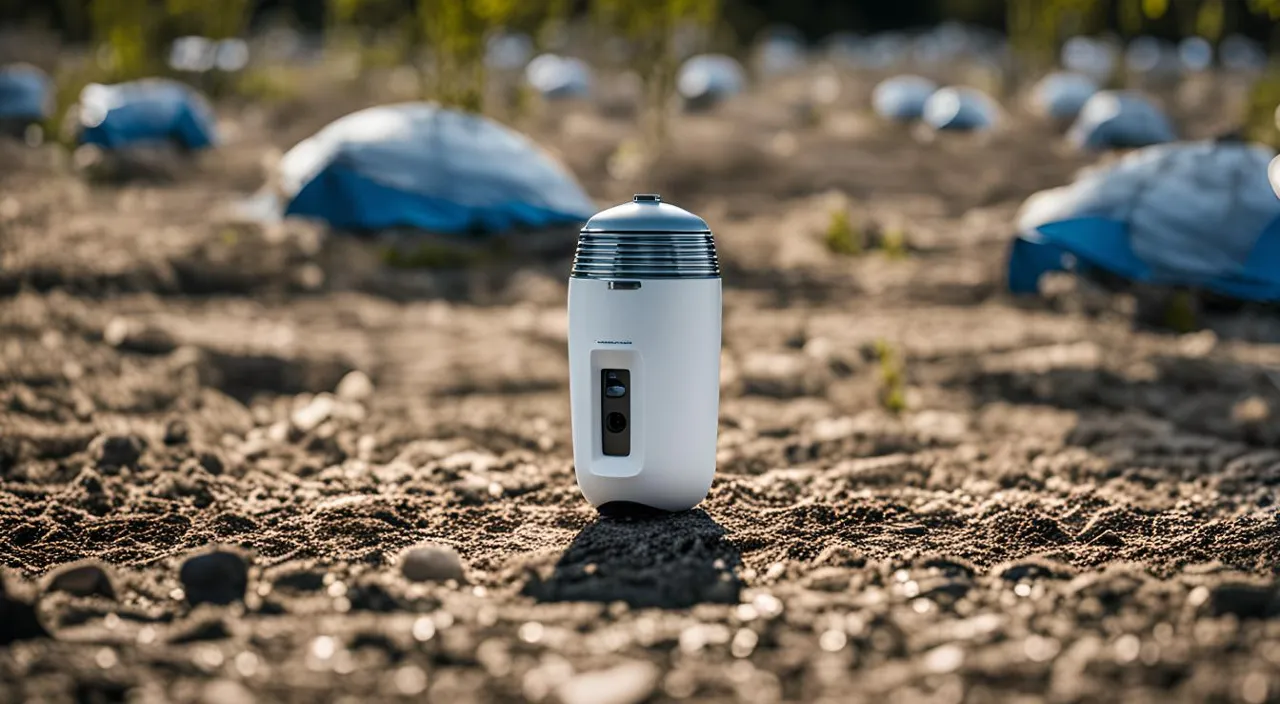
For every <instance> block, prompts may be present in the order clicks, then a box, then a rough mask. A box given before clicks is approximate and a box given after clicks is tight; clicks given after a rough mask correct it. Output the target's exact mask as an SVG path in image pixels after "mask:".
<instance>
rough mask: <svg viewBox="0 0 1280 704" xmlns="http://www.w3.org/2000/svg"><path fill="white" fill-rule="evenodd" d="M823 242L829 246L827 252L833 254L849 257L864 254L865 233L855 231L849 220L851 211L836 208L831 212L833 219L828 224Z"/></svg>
mask: <svg viewBox="0 0 1280 704" xmlns="http://www.w3.org/2000/svg"><path fill="white" fill-rule="evenodd" d="M823 241H824V242H825V243H826V245H827V250H828V251H830V252H832V253H833V254H840V255H843V256H847V257H856V256H858V255H860V254H862V244H863V233H862V231H861V230H855V229H854V227H853V223H852V222H851V221H850V219H849V211H848V210H846V209H845V208H835V209H833V210H832V211H831V218H830V221H829V222H828V223H827V234H826V237H825V238H824V240H823Z"/></svg>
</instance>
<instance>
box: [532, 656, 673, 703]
mask: <svg viewBox="0 0 1280 704" xmlns="http://www.w3.org/2000/svg"><path fill="white" fill-rule="evenodd" d="M659 674H660V673H659V672H658V668H657V666H656V665H654V664H653V663H650V662H645V661H642V660H636V661H632V662H628V663H623V664H622V665H617V666H615V667H611V668H609V669H607V670H597V671H595V672H584V673H582V674H580V675H577V676H575V677H573V678H572V679H570V680H569V681H567V682H565V683H564V684H562V685H560V686H559V687H557V688H556V695H557V696H558V697H559V698H560V701H561V703H562V704H639V702H642V701H644V700H646V699H648V698H649V697H650V696H651V695H652V694H653V691H654V689H655V688H656V687H657V686H658V676H659Z"/></svg>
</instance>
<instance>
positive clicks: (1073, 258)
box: [1008, 141, 1280, 301]
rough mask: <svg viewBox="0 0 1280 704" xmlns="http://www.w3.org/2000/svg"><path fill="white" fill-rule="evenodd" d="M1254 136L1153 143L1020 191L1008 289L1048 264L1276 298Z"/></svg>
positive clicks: (1025, 286) (1272, 226)
mask: <svg viewBox="0 0 1280 704" xmlns="http://www.w3.org/2000/svg"><path fill="white" fill-rule="evenodd" d="M1273 156H1274V153H1273V152H1272V151H1271V150H1269V149H1267V148H1266V147H1263V146H1261V145H1254V144H1246V143H1243V142H1233V141H1231V142H1229V141H1205V142H1183V143H1175V144H1163V145H1157V146H1152V147H1147V148H1145V149H1141V150H1139V151H1136V152H1133V153H1131V154H1129V155H1127V156H1126V157H1124V158H1123V159H1121V160H1120V161H1118V162H1116V163H1115V164H1113V165H1111V166H1109V167H1104V168H1096V169H1093V170H1090V171H1087V172H1086V173H1084V174H1082V176H1081V178H1080V179H1078V180H1077V181H1076V182H1075V183H1073V184H1071V185H1069V186H1065V187H1063V188H1057V189H1052V190H1049V191H1042V192H1040V193H1037V194H1035V195H1034V196H1032V197H1031V198H1029V199H1028V200H1027V202H1026V203H1025V204H1024V206H1023V210H1022V212H1021V213H1020V216H1019V222H1018V227H1019V232H1020V234H1019V235H1018V237H1016V238H1015V239H1014V243H1013V246H1012V249H1011V251H1010V256H1009V269H1008V284H1009V288H1010V290H1011V291H1013V292H1014V293H1034V292H1035V291H1036V290H1037V285H1038V282H1039V279H1040V277H1041V276H1042V275H1043V274H1045V273H1047V272H1050V271H1070V270H1074V271H1077V272H1088V271H1090V270H1094V269H1098V270H1102V271H1107V272H1110V273H1111V274H1113V275H1116V276H1120V277H1122V278H1125V279H1129V280H1131V281H1137V282H1142V283H1150V284H1157V285H1166V286H1191V287H1197V288H1204V289H1207V290H1209V291H1212V292H1214V293H1217V294H1219V295H1223V296H1227V297H1231V298H1238V299H1245V300H1261V301H1280V198H1277V197H1276V195H1275V193H1273V191H1272V187H1271V185H1270V184H1269V183H1268V182H1267V165H1268V162H1270V161H1271V160H1272V158H1273Z"/></svg>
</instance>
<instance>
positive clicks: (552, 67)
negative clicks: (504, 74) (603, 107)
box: [524, 54, 591, 100]
mask: <svg viewBox="0 0 1280 704" xmlns="http://www.w3.org/2000/svg"><path fill="white" fill-rule="evenodd" d="M524 76H525V80H526V81H528V83H529V85H530V86H532V87H533V89H534V90H536V91H538V93H539V94H540V95H542V97H543V98H546V99H548V100H564V99H572V98H586V97H587V96H589V95H591V69H590V68H588V67H587V64H586V63H585V62H584V61H583V60H582V59H578V58H574V57H572V56H559V55H557V54H542V55H541V56H538V57H537V58H535V59H534V60H532V61H530V62H529V64H528V65H527V66H525V72H524Z"/></svg>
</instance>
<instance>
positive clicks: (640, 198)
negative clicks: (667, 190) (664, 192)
mask: <svg viewBox="0 0 1280 704" xmlns="http://www.w3.org/2000/svg"><path fill="white" fill-rule="evenodd" d="M631 200H633V201H635V202H637V203H661V202H662V196H660V195H658V194H657V193H637V194H635V196H633V197H632V198H631Z"/></svg>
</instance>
